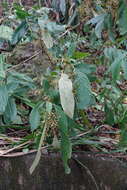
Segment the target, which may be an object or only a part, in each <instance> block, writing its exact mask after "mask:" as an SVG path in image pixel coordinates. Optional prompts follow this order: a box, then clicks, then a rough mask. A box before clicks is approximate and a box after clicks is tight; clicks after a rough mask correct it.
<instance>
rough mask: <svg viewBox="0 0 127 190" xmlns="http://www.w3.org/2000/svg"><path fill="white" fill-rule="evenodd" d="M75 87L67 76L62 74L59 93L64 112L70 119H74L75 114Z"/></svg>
mask: <svg viewBox="0 0 127 190" xmlns="http://www.w3.org/2000/svg"><path fill="white" fill-rule="evenodd" d="M72 90H73V87H72V82H71V80H70V79H69V76H68V75H67V74H61V78H60V80H59V93H60V100H61V105H62V108H63V110H64V112H65V113H66V114H67V115H68V117H70V118H73V114H74V106H75V102H74V95H73V92H72Z"/></svg>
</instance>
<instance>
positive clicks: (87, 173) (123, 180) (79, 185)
mask: <svg viewBox="0 0 127 190" xmlns="http://www.w3.org/2000/svg"><path fill="white" fill-rule="evenodd" d="M34 157H35V153H32V154H27V155H23V156H14V157H0V190H28V189H30V190H127V165H126V163H123V162H120V161H119V160H117V159H111V158H106V157H96V156H93V155H91V154H86V153H82V154H79V155H73V157H74V158H75V157H76V159H78V160H79V161H80V162H81V163H82V164H83V165H84V167H83V166H81V164H79V163H78V162H77V161H76V160H75V159H72V160H71V161H70V167H71V170H72V171H71V174H69V175H67V174H65V173H64V168H63V163H62V161H61V159H60V156H59V155H58V154H49V155H42V157H41V160H40V163H39V165H38V166H37V168H36V170H35V171H34V173H33V174H32V175H30V174H29V168H30V166H31V164H32V161H33V160H34Z"/></svg>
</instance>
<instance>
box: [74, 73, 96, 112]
mask: <svg viewBox="0 0 127 190" xmlns="http://www.w3.org/2000/svg"><path fill="white" fill-rule="evenodd" d="M74 86H75V89H76V100H77V108H78V109H84V108H87V107H88V106H90V105H92V104H93V103H95V102H94V101H93V100H94V98H93V95H92V92H91V88H90V82H89V80H88V78H87V76H86V75H85V74H83V73H81V72H76V77H75V82H74Z"/></svg>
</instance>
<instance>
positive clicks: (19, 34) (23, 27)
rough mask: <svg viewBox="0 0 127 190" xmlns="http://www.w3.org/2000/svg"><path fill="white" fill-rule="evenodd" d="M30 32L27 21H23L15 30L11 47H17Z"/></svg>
mask: <svg viewBox="0 0 127 190" xmlns="http://www.w3.org/2000/svg"><path fill="white" fill-rule="evenodd" d="M27 31H28V24H27V22H26V21H23V22H22V23H21V24H20V25H19V26H18V27H17V29H16V30H15V32H14V33H13V36H12V40H11V45H13V46H14V45H16V44H17V43H18V42H19V41H20V40H21V39H22V38H23V37H24V36H25V34H26V32H27Z"/></svg>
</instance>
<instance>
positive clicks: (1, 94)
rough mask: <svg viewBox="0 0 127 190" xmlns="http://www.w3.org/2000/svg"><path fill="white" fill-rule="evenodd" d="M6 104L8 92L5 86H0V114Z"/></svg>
mask: <svg viewBox="0 0 127 190" xmlns="http://www.w3.org/2000/svg"><path fill="white" fill-rule="evenodd" d="M7 103H8V91H7V88H6V86H5V85H2V86H0V114H3V113H4V112H5V109H6V106H7Z"/></svg>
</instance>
